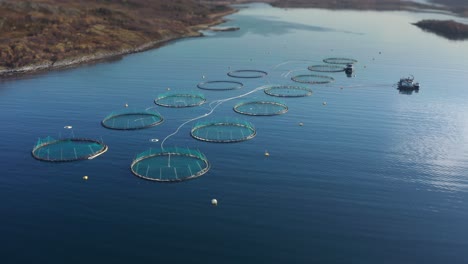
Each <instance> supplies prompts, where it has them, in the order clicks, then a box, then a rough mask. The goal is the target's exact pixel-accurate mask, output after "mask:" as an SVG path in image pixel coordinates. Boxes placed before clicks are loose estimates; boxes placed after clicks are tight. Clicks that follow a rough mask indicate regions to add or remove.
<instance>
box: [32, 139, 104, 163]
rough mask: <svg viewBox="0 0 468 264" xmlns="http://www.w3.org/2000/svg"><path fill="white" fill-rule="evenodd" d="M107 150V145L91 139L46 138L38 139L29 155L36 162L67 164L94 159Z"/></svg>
mask: <svg viewBox="0 0 468 264" xmlns="http://www.w3.org/2000/svg"><path fill="white" fill-rule="evenodd" d="M107 149H108V147H107V145H105V144H104V143H102V142H100V141H97V140H93V139H87V138H65V139H54V138H52V137H46V138H39V140H38V141H37V143H36V145H35V146H34V148H33V150H32V152H31V153H32V156H33V157H34V158H35V159H37V160H42V161H51V162H68V161H77V160H89V159H94V158H95V157H97V156H99V155H102V154H103V153H105V152H106V151H107Z"/></svg>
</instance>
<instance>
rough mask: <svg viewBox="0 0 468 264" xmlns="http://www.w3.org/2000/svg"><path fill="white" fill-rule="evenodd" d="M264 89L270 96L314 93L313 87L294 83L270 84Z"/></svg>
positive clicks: (303, 95)
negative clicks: (294, 84)
mask: <svg viewBox="0 0 468 264" xmlns="http://www.w3.org/2000/svg"><path fill="white" fill-rule="evenodd" d="M263 91H264V92H265V93H266V94H268V95H270V96H276V97H306V96H311V95H312V89H310V88H308V87H301V86H292V85H277V86H270V87H268V88H265V89H264V90H263Z"/></svg>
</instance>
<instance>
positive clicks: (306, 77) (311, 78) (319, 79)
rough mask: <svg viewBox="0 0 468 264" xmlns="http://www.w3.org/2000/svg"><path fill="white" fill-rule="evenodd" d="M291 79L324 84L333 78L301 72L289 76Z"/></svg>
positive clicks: (299, 81)
mask: <svg viewBox="0 0 468 264" xmlns="http://www.w3.org/2000/svg"><path fill="white" fill-rule="evenodd" d="M291 80H293V81H295V82H298V83H307V84H325V83H331V82H333V81H334V80H335V79H333V77H330V76H325V75H315V74H301V75H296V76H293V77H291Z"/></svg>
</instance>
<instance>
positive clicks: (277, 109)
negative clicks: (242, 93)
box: [234, 100, 288, 116]
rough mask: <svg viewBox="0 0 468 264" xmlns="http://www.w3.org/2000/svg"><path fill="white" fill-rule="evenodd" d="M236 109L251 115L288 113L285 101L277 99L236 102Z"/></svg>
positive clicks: (238, 111) (237, 111) (240, 112)
mask: <svg viewBox="0 0 468 264" xmlns="http://www.w3.org/2000/svg"><path fill="white" fill-rule="evenodd" d="M234 111H235V112H236V113H239V114H243V115H250V116H274V115H281V114H284V113H286V112H287V111H288V107H287V106H286V105H285V104H284V103H281V102H277V101H271V100H255V101H247V102H241V103H238V104H236V105H235V106H234Z"/></svg>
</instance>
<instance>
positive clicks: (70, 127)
mask: <svg viewBox="0 0 468 264" xmlns="http://www.w3.org/2000/svg"><path fill="white" fill-rule="evenodd" d="M63 128H65V129H72V128H73V127H72V126H64V127H63Z"/></svg>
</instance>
